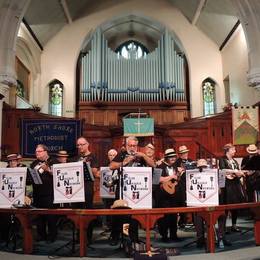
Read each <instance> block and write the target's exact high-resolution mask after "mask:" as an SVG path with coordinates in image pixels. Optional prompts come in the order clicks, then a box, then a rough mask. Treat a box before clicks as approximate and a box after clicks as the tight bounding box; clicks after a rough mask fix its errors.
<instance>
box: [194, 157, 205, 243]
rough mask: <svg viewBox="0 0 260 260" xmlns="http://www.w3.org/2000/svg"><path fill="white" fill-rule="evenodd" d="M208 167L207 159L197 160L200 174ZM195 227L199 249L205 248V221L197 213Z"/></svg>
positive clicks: (195, 214)
mask: <svg viewBox="0 0 260 260" xmlns="http://www.w3.org/2000/svg"><path fill="white" fill-rule="evenodd" d="M207 167H208V165H207V161H206V160H205V159H199V160H197V168H198V169H199V171H200V172H203V170H204V169H206V168H207ZM194 225H195V228H196V235H197V242H196V244H197V248H203V247H204V246H205V236H204V234H205V228H204V220H203V218H202V217H201V216H198V214H197V213H194Z"/></svg>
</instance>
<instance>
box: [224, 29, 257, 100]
mask: <svg viewBox="0 0 260 260" xmlns="http://www.w3.org/2000/svg"><path fill="white" fill-rule="evenodd" d="M222 62H223V78H226V77H227V76H229V81H230V99H231V100H230V101H231V102H232V103H233V104H234V103H238V104H239V105H253V104H255V103H257V102H259V100H260V91H259V90H256V89H254V88H251V87H249V86H248V85H247V71H248V48H247V45H246V39H245V35H244V32H243V29H242V26H241V25H240V26H239V27H238V28H237V30H236V32H235V33H234V35H233V37H232V38H231V39H230V40H229V42H228V44H227V45H226V46H225V47H224V49H223V50H222Z"/></svg>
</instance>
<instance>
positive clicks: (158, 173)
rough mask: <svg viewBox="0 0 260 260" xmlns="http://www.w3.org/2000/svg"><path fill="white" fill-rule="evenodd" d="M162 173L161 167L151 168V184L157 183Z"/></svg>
mask: <svg viewBox="0 0 260 260" xmlns="http://www.w3.org/2000/svg"><path fill="white" fill-rule="evenodd" d="M161 175H162V169H159V168H154V169H153V182H152V183H153V185H158V184H159V183H160V178H161Z"/></svg>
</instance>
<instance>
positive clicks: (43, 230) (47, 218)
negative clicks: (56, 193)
mask: <svg viewBox="0 0 260 260" xmlns="http://www.w3.org/2000/svg"><path fill="white" fill-rule="evenodd" d="M34 206H35V207H36V208H45V209H53V208H56V205H54V204H53V197H52V196H42V197H40V198H39V197H36V198H34ZM57 220H58V217H57V216H55V215H40V216H38V218H37V219H36V226H37V232H38V235H39V238H40V239H42V240H46V239H50V240H55V238H56V235H57Z"/></svg>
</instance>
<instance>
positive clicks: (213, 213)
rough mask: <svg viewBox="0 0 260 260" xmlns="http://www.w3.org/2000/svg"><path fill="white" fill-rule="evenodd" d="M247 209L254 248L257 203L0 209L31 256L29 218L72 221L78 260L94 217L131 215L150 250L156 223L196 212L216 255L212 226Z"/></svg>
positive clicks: (259, 216)
mask: <svg viewBox="0 0 260 260" xmlns="http://www.w3.org/2000/svg"><path fill="white" fill-rule="evenodd" d="M246 208H249V209H250V210H251V211H253V212H254V214H255V219H254V233H255V242H256V245H260V202H256V203H241V204H228V205H220V206H213V207H178V208H158V209H24V208H20V209H15V208H11V209H10V208H9V209H2V208H1V209H0V212H2V213H9V214H10V213H11V214H14V215H15V216H16V217H17V218H18V219H19V221H20V222H21V226H22V230H23V251H24V253H25V254H31V253H32V251H33V237H32V219H33V218H35V216H39V215H63V216H66V217H67V218H68V219H70V220H72V221H73V223H74V224H75V226H76V228H78V229H79V240H80V241H79V242H80V253H79V255H80V256H81V257H83V256H86V254H87V251H86V245H87V238H86V230H87V229H88V226H89V223H90V222H91V221H92V220H94V219H96V218H97V216H106V215H110V216H111V215H131V216H132V218H134V219H136V220H137V221H138V222H139V223H140V225H141V227H142V228H143V229H144V230H145V232H146V248H147V250H150V249H151V240H150V235H151V234H150V231H151V229H152V228H153V227H154V225H155V223H156V221H157V220H158V219H159V218H161V217H163V216H164V214H166V213H167V214H169V213H176V214H177V213H197V214H198V215H199V216H201V217H202V218H203V219H204V220H205V222H206V226H207V230H206V232H207V252H210V253H214V252H215V234H214V226H215V224H216V222H217V219H218V218H219V216H221V215H224V214H225V211H227V210H232V209H246Z"/></svg>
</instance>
